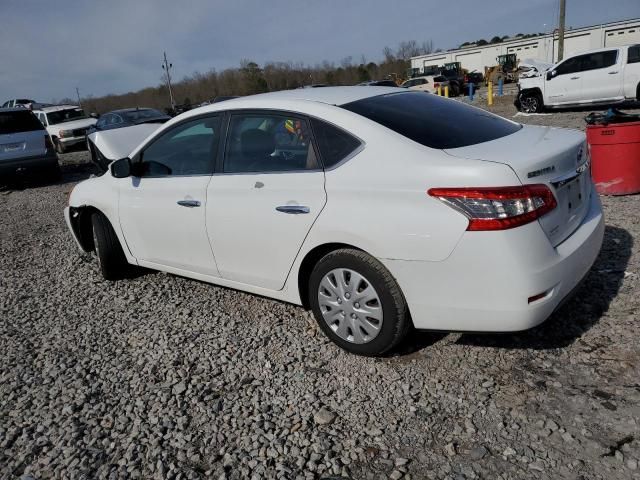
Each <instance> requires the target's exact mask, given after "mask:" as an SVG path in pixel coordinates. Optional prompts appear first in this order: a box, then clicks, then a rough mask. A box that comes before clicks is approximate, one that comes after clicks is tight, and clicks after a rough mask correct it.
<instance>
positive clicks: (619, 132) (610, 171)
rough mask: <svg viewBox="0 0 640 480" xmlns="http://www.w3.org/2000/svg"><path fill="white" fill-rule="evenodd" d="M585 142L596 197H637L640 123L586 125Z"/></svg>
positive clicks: (639, 178)
mask: <svg viewBox="0 0 640 480" xmlns="http://www.w3.org/2000/svg"><path fill="white" fill-rule="evenodd" d="M587 142H588V143H589V146H590V151H591V175H592V176H593V182H594V183H595V185H596V190H597V191H598V193H601V194H604V195H628V194H631V193H640V122H630V123H613V124H609V125H587Z"/></svg>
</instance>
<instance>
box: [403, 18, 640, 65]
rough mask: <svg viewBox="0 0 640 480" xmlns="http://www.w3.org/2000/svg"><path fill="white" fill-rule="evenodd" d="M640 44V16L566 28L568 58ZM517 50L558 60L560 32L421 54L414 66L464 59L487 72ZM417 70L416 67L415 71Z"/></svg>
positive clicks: (526, 57)
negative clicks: (502, 58)
mask: <svg viewBox="0 0 640 480" xmlns="http://www.w3.org/2000/svg"><path fill="white" fill-rule="evenodd" d="M635 43H640V18H636V19H633V20H624V21H620V22H612V23H606V24H602V25H595V26H591V27H582V28H573V29H571V30H566V31H565V36H564V58H567V57H568V56H570V55H574V54H576V53H581V52H584V51H587V50H593V49H596V48H604V47H617V46H621V45H630V44H635ZM508 53H515V54H516V55H517V58H518V60H520V61H522V60H530V59H534V60H539V61H541V62H547V63H556V62H557V61H558V35H557V33H556V34H555V35H554V34H551V33H549V34H547V35H540V36H538V37H532V38H526V39H522V38H514V39H505V40H504V41H503V42H501V43H495V44H490V45H483V46H473V45H471V46H468V47H464V48H459V49H455V50H449V51H447V52H440V53H432V54H429V55H420V56H418V57H413V58H412V59H411V68H412V69H418V72H416V73H422V71H423V69H424V67H427V66H432V65H438V66H441V65H443V64H444V63H450V62H460V63H461V64H462V68H465V69H467V70H469V71H474V70H476V71H479V72H483V73H484V68H485V67H490V66H493V65H496V58H497V57H498V55H505V54H508ZM414 71H415V70H414Z"/></svg>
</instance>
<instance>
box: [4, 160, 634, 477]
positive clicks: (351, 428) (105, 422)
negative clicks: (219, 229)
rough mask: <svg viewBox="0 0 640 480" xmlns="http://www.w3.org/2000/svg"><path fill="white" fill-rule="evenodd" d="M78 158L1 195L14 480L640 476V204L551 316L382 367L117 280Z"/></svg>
mask: <svg viewBox="0 0 640 480" xmlns="http://www.w3.org/2000/svg"><path fill="white" fill-rule="evenodd" d="M75 155H80V154H75ZM65 157H66V156H65ZM76 160H77V159H76ZM65 163H66V162H65ZM71 163H73V164H75V165H72V166H66V167H65V169H64V170H65V173H64V181H63V183H60V184H57V185H35V186H32V187H29V188H26V189H24V190H21V191H11V190H9V191H5V192H2V193H0V222H1V224H2V229H1V230H0V292H1V294H0V477H1V478H21V477H22V478H25V479H26V478H32V479H45V478H85V479H93V478H109V479H117V478H145V479H147V478H156V479H163V478H175V479H178V478H186V479H197V478H229V479H246V478H254V479H262V478H282V479H320V478H324V479H330V478H331V479H338V478H357V479H379V478H380V479H382V478H384V479H386V478H391V479H401V478H404V479H409V478H413V479H422V478H428V479H431V478H433V479H456V480H459V479H479V478H487V479H507V478H509V479H510V478H518V479H529V478H530V479H558V478H567V479H589V480H592V479H607V480H608V479H613V478H616V479H624V478H636V479H637V478H640V468H639V465H638V462H639V461H640V434H639V433H638V432H639V431H640V426H639V425H640V423H639V422H640V406H639V405H640V384H639V383H638V382H639V381H638V378H639V376H638V374H639V372H640V343H639V342H638V338H637V319H638V312H639V311H640V288H639V280H638V278H639V274H640V272H639V268H638V265H639V259H640V255H639V247H638V243H637V241H635V242H634V240H637V239H638V238H640V222H638V220H637V218H638V216H637V212H638V211H640V196H630V197H622V198H606V199H605V200H604V204H605V210H606V214H607V225H608V226H607V230H606V237H605V243H604V247H603V250H602V254H601V255H600V257H599V259H598V261H597V263H596V265H595V267H594V269H593V270H592V272H591V273H590V274H589V276H588V278H587V279H586V282H585V285H584V287H583V288H582V289H581V290H580V292H579V293H578V295H577V297H576V298H574V299H573V300H572V301H571V302H569V303H568V304H567V305H566V306H565V307H564V308H563V309H562V310H560V311H559V312H558V313H557V314H555V315H554V316H553V318H552V319H551V320H550V321H549V322H547V323H546V324H544V325H543V326H541V327H539V328H537V329H534V330H532V331H530V332H525V333H521V334H514V335H484V336H481V335H461V334H449V335H446V334H427V333H414V334H412V335H411V338H410V339H409V340H408V341H407V342H406V343H405V344H404V345H402V348H401V350H400V352H398V354H396V355H395V356H392V357H388V358H383V359H370V358H362V357H357V356H353V355H349V354H346V353H344V352H342V351H340V350H339V349H338V348H337V347H335V346H334V345H333V344H331V343H329V342H328V340H327V339H326V338H325V337H324V336H323V335H322V334H321V333H320V332H319V330H318V329H317V328H316V326H315V323H314V321H313V320H312V319H310V318H309V316H308V315H307V314H306V312H305V311H303V310H302V309H301V308H299V307H296V306H292V305H286V304H283V303H278V302H275V301H272V300H268V299H264V298H260V297H256V296H252V295H249V294H245V293H241V292H236V291H233V290H228V289H224V288H219V287H215V286H212V285H208V284H205V283H200V282H197V281H193V280H188V279H184V278H180V277H176V276H172V275H166V274H162V273H153V272H146V273H144V274H142V275H140V276H138V277H137V278H134V279H131V280H127V281H121V282H115V283H109V282H105V281H103V280H102V279H101V277H100V275H99V274H98V271H97V268H96V263H95V261H94V259H93V258H92V257H91V256H81V255H79V253H78V251H77V250H76V247H75V244H74V243H73V241H72V239H71V237H70V235H69V233H68V232H67V231H66V226H65V225H64V222H63V219H62V208H63V207H64V205H65V202H66V197H67V193H68V191H69V190H70V188H71V187H72V186H73V184H74V182H75V181H77V180H78V179H79V178H82V177H86V176H88V174H89V171H90V170H89V169H87V168H83V167H82V165H81V162H77V161H75V160H74V161H73V162H71ZM79 163H80V165H78V164H79ZM64 182H66V183H64ZM498 287H499V286H498ZM452 288H454V286H452Z"/></svg>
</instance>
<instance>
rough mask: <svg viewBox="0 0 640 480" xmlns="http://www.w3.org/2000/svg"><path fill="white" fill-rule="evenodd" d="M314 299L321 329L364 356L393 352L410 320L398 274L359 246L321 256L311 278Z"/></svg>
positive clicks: (312, 305)
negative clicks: (397, 279) (394, 273)
mask: <svg viewBox="0 0 640 480" xmlns="http://www.w3.org/2000/svg"><path fill="white" fill-rule="evenodd" d="M309 304H310V305H311V308H312V310H313V313H314V316H315V318H316V321H317V322H318V325H319V326H320V328H321V330H322V331H323V332H324V333H325V334H326V335H327V336H328V337H329V338H330V339H331V340H332V341H333V342H334V343H335V344H337V345H338V346H339V347H341V348H343V349H344V350H346V351H348V352H351V353H355V354H359V355H370V356H378V355H383V354H385V353H387V352H389V351H390V350H392V349H393V348H394V347H395V346H397V345H398V343H399V342H400V341H401V340H402V339H403V338H404V336H405V335H406V333H407V331H408V329H409V327H410V325H411V320H410V317H409V309H408V308H407V304H406V302H405V299H404V296H403V295H402V292H401V291H400V287H399V286H398V284H397V282H396V281H395V279H394V278H393V276H392V275H391V274H390V273H389V271H388V270H387V269H386V268H385V267H384V265H382V264H381V263H380V262H379V261H378V260H376V259H375V258H373V257H372V256H370V255H368V254H366V253H365V252H362V251H359V250H354V249H340V250H336V251H333V252H331V253H329V254H327V255H325V256H324V257H323V258H322V259H320V261H319V262H318V263H317V264H316V266H315V267H314V269H313V271H312V273H311V276H310V279H309Z"/></svg>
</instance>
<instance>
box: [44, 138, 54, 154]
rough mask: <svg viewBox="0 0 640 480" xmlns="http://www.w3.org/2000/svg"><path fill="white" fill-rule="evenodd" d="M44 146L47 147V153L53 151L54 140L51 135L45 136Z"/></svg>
mask: <svg viewBox="0 0 640 480" xmlns="http://www.w3.org/2000/svg"><path fill="white" fill-rule="evenodd" d="M44 148H46V149H47V153H51V152H53V142H52V141H51V137H50V136H49V135H45V136H44Z"/></svg>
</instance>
